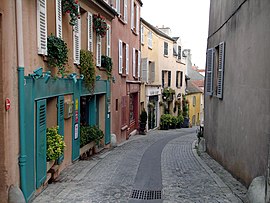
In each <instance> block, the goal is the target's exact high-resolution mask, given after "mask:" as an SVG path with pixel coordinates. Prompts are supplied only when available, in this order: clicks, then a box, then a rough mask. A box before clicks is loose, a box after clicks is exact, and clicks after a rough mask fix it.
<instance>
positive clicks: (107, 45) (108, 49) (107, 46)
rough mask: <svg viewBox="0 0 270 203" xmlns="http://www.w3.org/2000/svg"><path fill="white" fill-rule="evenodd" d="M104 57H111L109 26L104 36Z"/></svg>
mask: <svg viewBox="0 0 270 203" xmlns="http://www.w3.org/2000/svg"><path fill="white" fill-rule="evenodd" d="M106 55H107V56H109V57H111V26H109V25H108V29H107V34H106Z"/></svg>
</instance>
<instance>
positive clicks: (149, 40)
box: [148, 31, 153, 49]
mask: <svg viewBox="0 0 270 203" xmlns="http://www.w3.org/2000/svg"><path fill="white" fill-rule="evenodd" d="M152 42H153V41H152V32H151V31H149V32H148V48H150V49H152Z"/></svg>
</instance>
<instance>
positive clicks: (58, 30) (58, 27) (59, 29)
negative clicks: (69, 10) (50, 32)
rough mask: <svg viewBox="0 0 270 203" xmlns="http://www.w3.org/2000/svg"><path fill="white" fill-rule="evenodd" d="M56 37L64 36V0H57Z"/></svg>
mask: <svg viewBox="0 0 270 203" xmlns="http://www.w3.org/2000/svg"><path fill="white" fill-rule="evenodd" d="M55 2H56V9H55V10H56V37H60V38H62V0H56V1H55Z"/></svg>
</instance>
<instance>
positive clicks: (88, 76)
mask: <svg viewBox="0 0 270 203" xmlns="http://www.w3.org/2000/svg"><path fill="white" fill-rule="evenodd" d="M80 72H81V74H83V75H84V81H85V86H86V88H87V89H88V90H89V91H90V92H94V88H95V82H96V70H95V64H94V60H93V54H92V52H90V51H86V50H81V51H80Z"/></svg>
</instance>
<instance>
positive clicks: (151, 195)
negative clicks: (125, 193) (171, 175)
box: [131, 190, 161, 200]
mask: <svg viewBox="0 0 270 203" xmlns="http://www.w3.org/2000/svg"><path fill="white" fill-rule="evenodd" d="M131 198H133V199H145V200H152V199H161V191H160V190H157V191H151V190H146V191H144V190H132V193H131Z"/></svg>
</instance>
